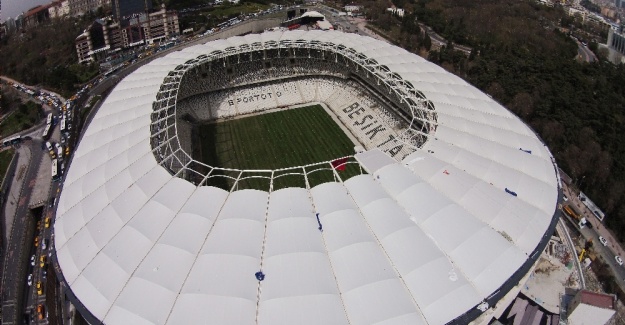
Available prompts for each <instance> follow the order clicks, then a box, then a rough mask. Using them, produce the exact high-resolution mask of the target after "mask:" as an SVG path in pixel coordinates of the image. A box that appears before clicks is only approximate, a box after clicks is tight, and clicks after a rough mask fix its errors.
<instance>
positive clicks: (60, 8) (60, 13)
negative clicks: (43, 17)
mask: <svg viewBox="0 0 625 325" xmlns="http://www.w3.org/2000/svg"><path fill="white" fill-rule="evenodd" d="M48 12H49V14H50V18H61V17H65V16H68V15H69V0H56V1H52V6H51V7H50V8H48Z"/></svg>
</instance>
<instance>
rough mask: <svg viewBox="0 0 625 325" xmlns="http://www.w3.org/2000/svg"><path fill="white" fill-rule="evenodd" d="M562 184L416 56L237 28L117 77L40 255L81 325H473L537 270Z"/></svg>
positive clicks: (359, 41) (470, 97)
mask: <svg viewBox="0 0 625 325" xmlns="http://www.w3.org/2000/svg"><path fill="white" fill-rule="evenodd" d="M274 114H285V115H274ZM323 119H325V120H323ZM328 119H329V121H330V122H327V120H328ZM290 121H294V122H293V124H292V125H291V124H289V123H290ZM324 121H325V122H324ZM236 123H239V124H236ZM241 123H242V124H241ZM263 123H265V124H263ZM337 128H338V129H340V130H339V131H336V130H337ZM207 130H208V131H207ZM224 130H225V131H224ZM280 130H282V131H284V132H283V133H287V134H286V135H284V134H283V135H282V136H277V135H276V136H275V137H274V136H273V134H278V133H280V132H279V131H280ZM285 130H286V131H285ZM292 130H299V131H300V132H293V131H292ZM287 131H288V132H287ZM294 133H301V134H304V136H305V137H306V139H303V140H302V139H300V138H296V134H294ZM328 134H331V136H329V137H328V136H327V135H328ZM272 139H273V140H272ZM270 140H271V141H274V142H275V143H277V145H278V148H277V149H275V148H265V147H263V146H262V144H263V143H264V142H270ZM309 141H310V142H309ZM250 142H251V143H250ZM338 143H342V144H341V146H339V145H338ZM241 146H243V147H244V148H241ZM257 147H261V148H260V149H258V148H257ZM284 148H288V149H284ZM300 148H306V150H303V149H302V150H301V152H306V153H307V154H308V153H310V154H311V155H305V154H304V153H302V154H301V156H300V154H299V153H298V154H297V155H295V156H293V157H291V156H292V155H291V154H290V152H291V151H298V150H300ZM346 148H347V149H346ZM255 149H257V150H256V151H254V150H255ZM322 149H323V150H322ZM248 152H255V153H254V154H253V155H252V156H254V157H255V158H256V160H255V161H252V162H248V160H246V159H247V158H245V157H243V156H245V155H246V154H247V153H248ZM298 152H300V151H298ZM263 154H264V155H263ZM228 155H229V156H228ZM248 156H249V155H248ZM215 157H216V158H215ZM224 157H225V158H224ZM259 157H260V158H259ZM212 158H215V159H213V160H211V159H212ZM300 158H301V159H300ZM272 159H273V161H274V162H275V164H274V163H270V161H272ZM298 159H299V160H298ZM285 161H287V162H288V164H290V163H294V165H288V164H287V166H284V165H280V163H284V162H285ZM558 180H559V177H558V175H557V167H556V165H555V161H554V159H553V157H552V155H551V154H550V152H549V150H548V149H547V147H546V146H545V145H544V144H543V142H542V141H541V140H540V139H539V138H538V136H537V135H536V134H535V133H534V132H533V131H532V130H531V129H530V128H529V127H528V126H527V125H525V124H524V123H523V122H522V121H520V120H519V119H518V118H517V117H516V116H514V114H512V113H511V112H509V111H508V110H506V109H505V108H504V107H502V106H501V105H499V104H498V103H496V102H495V101H493V100H492V99H491V98H490V97H489V96H487V95H485V94H484V93H482V92H480V91H479V90H477V89H476V88H474V87H473V86H471V85H469V84H468V83H466V82H465V81H463V80H462V79H460V78H458V77H456V76H454V75H452V74H450V73H448V72H446V71H445V70H443V69H442V68H440V67H438V66H436V65H434V64H432V63H430V62H427V61H426V60H424V59H422V58H420V57H419V56H417V55H414V54H411V53H409V52H407V51H405V50H403V49H401V48H398V47H395V46H393V45H390V44H388V43H385V42H382V41H378V40H375V39H372V38H369V37H366V36H360V35H357V34H345V33H341V32H334V31H329V32H321V31H273V32H265V33H262V34H249V35H245V36H238V37H231V38H228V39H221V40H216V41H212V42H208V43H206V44H202V45H196V46H192V47H188V48H185V49H183V50H180V51H177V52H173V53H170V54H168V55H166V56H165V57H162V58H158V59H155V60H154V61H152V62H150V63H149V64H146V65H144V66H142V67H141V68H139V69H137V70H136V71H135V72H134V73H132V74H130V75H128V76H127V77H126V78H124V79H123V80H122V81H121V82H120V83H119V84H118V85H117V86H116V88H115V89H114V90H113V91H112V92H111V93H110V95H109V96H108V97H107V98H106V100H105V101H104V103H103V104H102V106H101V108H100V109H99V111H98V112H97V114H96V115H95V116H94V118H93V120H92V122H91V123H90V125H89V126H88V128H87V129H86V130H85V133H84V135H83V138H82V140H81V142H80V144H79V145H78V147H77V150H76V151H75V155H74V158H73V161H72V164H71V167H70V168H69V171H68V173H67V175H66V179H65V181H64V184H63V189H62V193H61V197H60V200H59V205H58V209H57V217H56V222H55V225H54V244H55V254H54V260H55V264H56V266H57V270H58V271H59V278H60V279H61V280H62V282H63V283H65V285H66V287H67V288H68V290H69V291H70V293H69V294H70V296H71V297H72V300H73V302H74V304H76V306H77V308H78V309H79V311H80V312H81V314H82V315H83V316H85V318H86V319H87V321H88V322H89V323H92V324H101V323H104V324H467V323H469V322H470V321H472V320H474V319H476V318H477V317H479V316H480V315H481V314H482V313H484V312H485V311H486V310H488V309H489V308H492V307H493V306H495V305H496V303H497V302H498V301H499V300H500V299H502V297H504V296H505V295H506V294H507V293H509V292H513V291H514V290H513V288H515V287H516V286H518V285H519V282H520V281H521V279H522V278H523V277H525V276H526V275H527V274H528V273H529V272H530V270H531V269H532V267H533V265H534V263H535V261H536V260H537V258H538V256H539V255H540V253H541V252H542V250H543V249H544V247H545V245H546V244H547V241H548V240H549V238H550V237H551V234H552V233H553V229H554V227H555V223H556V222H557V212H556V211H557V210H556V206H557V202H558V199H559V196H560V195H561V194H560V193H561V190H560V188H561V187H560V184H559V181H558Z"/></svg>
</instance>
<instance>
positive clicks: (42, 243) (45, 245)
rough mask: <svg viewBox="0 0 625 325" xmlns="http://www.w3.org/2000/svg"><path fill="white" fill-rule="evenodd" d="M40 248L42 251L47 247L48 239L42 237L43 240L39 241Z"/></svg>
mask: <svg viewBox="0 0 625 325" xmlns="http://www.w3.org/2000/svg"><path fill="white" fill-rule="evenodd" d="M41 249H42V250H44V251H45V250H46V249H48V240H47V239H44V240H42V241H41Z"/></svg>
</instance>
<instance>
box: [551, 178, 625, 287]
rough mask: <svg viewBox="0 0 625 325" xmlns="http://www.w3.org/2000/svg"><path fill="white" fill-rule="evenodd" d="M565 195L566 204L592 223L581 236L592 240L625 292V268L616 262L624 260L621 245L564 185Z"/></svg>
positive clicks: (596, 250)
mask: <svg viewBox="0 0 625 325" xmlns="http://www.w3.org/2000/svg"><path fill="white" fill-rule="evenodd" d="M563 190H564V194H565V195H566V196H567V197H568V201H567V202H564V203H565V204H570V205H574V206H576V207H577V209H578V210H581V211H582V214H583V215H584V217H585V218H586V220H587V221H588V222H590V223H591V224H592V225H593V227H592V229H591V228H588V227H585V228H584V229H581V231H580V232H581V234H582V236H584V238H585V239H586V240H592V243H593V249H594V250H595V252H596V253H597V254H599V255H601V257H602V258H603V261H604V262H605V263H606V264H608V265H609V267H610V269H611V271H612V274H613V275H614V277H615V279H616V283H617V284H618V286H619V287H620V288H621V290H623V291H625V266H623V265H618V264H617V263H616V260H615V258H614V257H615V256H616V255H619V256H621V258H623V257H624V256H625V255H623V248H622V247H621V246H620V244H619V243H618V242H617V241H616V240H614V239H613V237H612V234H611V233H610V232H609V231H608V229H607V228H606V227H605V226H604V225H603V223H602V222H601V221H600V220H598V219H597V218H596V217H595V216H594V214H593V213H592V212H590V211H588V210H587V209H586V207H585V206H584V205H583V204H582V203H581V201H580V200H579V198H578V197H577V194H576V193H574V192H573V191H572V190H571V189H570V188H569V187H568V186H566V184H564V188H563ZM599 236H602V237H604V238H606V239H607V240H608V243H607V245H606V246H603V245H602V244H601V242H600V241H599Z"/></svg>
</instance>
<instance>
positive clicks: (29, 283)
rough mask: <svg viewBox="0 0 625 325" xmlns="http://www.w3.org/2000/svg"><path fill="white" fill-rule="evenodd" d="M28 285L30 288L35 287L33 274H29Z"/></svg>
mask: <svg viewBox="0 0 625 325" xmlns="http://www.w3.org/2000/svg"><path fill="white" fill-rule="evenodd" d="M26 284H28V286H29V287H30V286H31V285H33V274H32V273H31V274H29V275H28V278H27V279H26Z"/></svg>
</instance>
